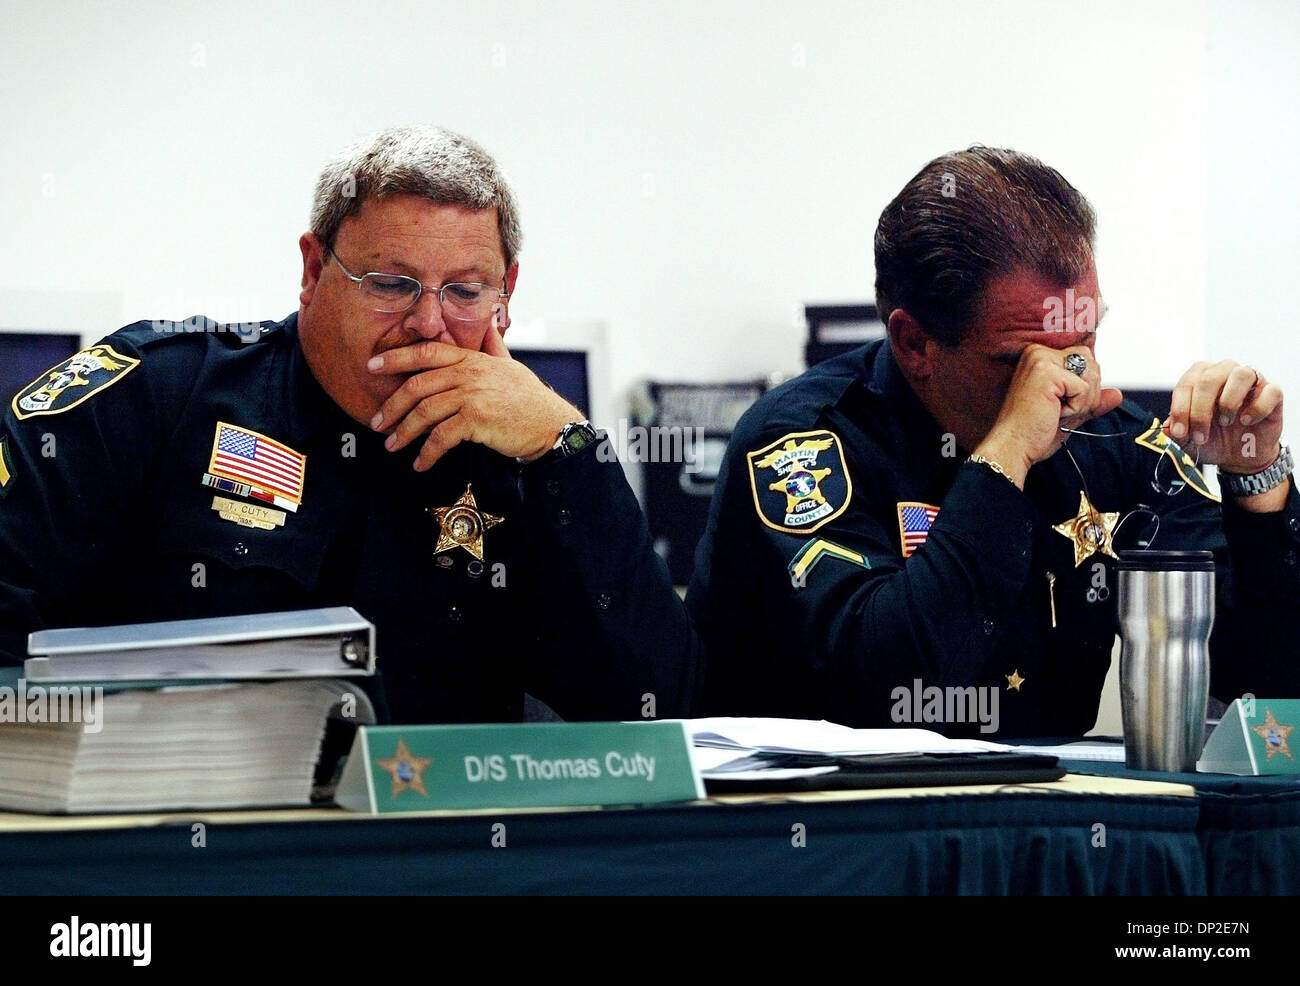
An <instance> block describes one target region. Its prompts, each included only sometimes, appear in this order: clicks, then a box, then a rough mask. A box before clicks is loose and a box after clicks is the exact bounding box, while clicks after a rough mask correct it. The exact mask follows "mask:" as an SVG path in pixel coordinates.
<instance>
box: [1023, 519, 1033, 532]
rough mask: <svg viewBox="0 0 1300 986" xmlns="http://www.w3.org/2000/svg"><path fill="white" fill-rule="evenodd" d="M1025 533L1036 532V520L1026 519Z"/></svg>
mask: <svg viewBox="0 0 1300 986" xmlns="http://www.w3.org/2000/svg"><path fill="white" fill-rule="evenodd" d="M1025 533H1026V534H1033V533H1034V522H1033V521H1032V520H1027V521H1025Z"/></svg>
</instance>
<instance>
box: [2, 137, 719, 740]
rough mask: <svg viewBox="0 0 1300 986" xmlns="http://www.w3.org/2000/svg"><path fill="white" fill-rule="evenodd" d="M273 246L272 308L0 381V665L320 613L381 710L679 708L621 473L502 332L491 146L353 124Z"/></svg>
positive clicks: (675, 653)
mask: <svg viewBox="0 0 1300 986" xmlns="http://www.w3.org/2000/svg"><path fill="white" fill-rule="evenodd" d="M299 247H300V249H301V252H302V261H303V271H302V289H301V294H300V306H299V310H298V312H297V313H296V314H294V315H291V316H289V317H288V318H286V319H284V320H283V321H280V322H275V323H262V324H260V325H257V326H239V327H226V326H220V325H217V324H215V323H211V322H207V321H206V320H202V319H192V320H189V321H188V322H187V323H180V324H178V323H171V322H153V323H149V322H141V323H137V324H135V325H132V326H128V327H127V328H124V329H122V330H120V331H118V332H117V333H115V334H113V335H112V336H109V337H108V338H107V339H105V340H103V341H102V342H101V343H99V344H98V345H96V346H93V347H91V348H90V349H89V350H87V351H86V352H84V353H81V354H78V356H76V357H73V358H72V359H71V360H68V361H66V362H65V363H63V364H61V365H60V366H58V367H55V368H53V369H52V370H51V371H50V372H49V373H48V374H45V375H43V376H42V377H41V378H40V379H38V380H36V381H34V382H33V383H32V384H31V386H29V387H27V388H25V389H24V390H23V391H21V392H20V393H18V394H17V395H15V396H14V398H13V401H12V403H11V405H10V407H9V409H8V413H7V414H6V415H5V417H4V418H3V419H0V462H2V463H3V468H2V469H0V631H2V636H0V656H3V657H4V658H6V659H7V660H9V661H17V660H19V659H21V658H22V657H23V656H24V651H25V635H26V634H27V632H29V631H31V630H34V629H37V628H41V627H49V626H66V625H98V624H111V623H129V622H140V621H149V620H160V619H179V618H188V617H200V616H215V615H227V614H237V613H250V612H260V611H273V610H283V609H293V608H301V607H309V606H318V605H332V604H348V605H352V606H355V607H356V608H357V609H358V610H359V611H360V612H361V613H362V614H363V615H365V616H366V617H368V618H369V619H370V620H372V621H373V622H374V623H375V624H376V627H377V641H378V648H379V658H380V668H381V671H382V673H383V677H384V683H385V691H386V699H387V703H388V706H389V709H390V712H391V715H392V718H393V719H395V720H396V721H509V720H517V719H518V718H519V717H520V714H521V704H522V697H523V695H524V693H525V690H527V691H529V692H531V693H533V694H535V695H537V696H539V697H540V698H542V699H544V700H546V701H548V702H549V703H551V704H552V705H553V707H554V708H555V709H556V710H557V711H559V712H560V713H561V714H562V715H564V716H566V717H568V718H597V719H603V718H640V717H642V716H643V715H657V716H661V717H662V716H669V715H679V714H681V713H683V712H684V711H687V710H688V708H689V704H690V701H691V697H692V695H693V691H694V688H695V681H696V674H697V670H698V662H699V654H698V645H697V641H696V639H695V637H694V635H693V634H692V632H691V630H690V628H689V623H688V621H687V619H686V616H685V613H684V611H683V610H682V607H681V605H680V603H679V601H678V600H677V598H676V596H675V594H674V593H673V590H672V587H671V582H670V580H669V577H668V574H667V570H666V569H665V567H664V566H663V564H662V563H661V562H660V560H659V559H658V558H657V557H656V556H655V554H654V552H653V550H652V545H651V539H650V536H649V532H648V530H647V527H646V524H645V522H644V519H643V517H642V516H641V513H640V510H639V508H638V505H637V502H636V499H635V497H634V496H633V494H632V492H631V490H630V489H629V488H628V486H627V484H626V481H625V480H624V478H623V474H622V470H621V468H620V467H619V466H618V464H617V463H616V462H612V461H604V460H606V459H608V458H610V457H598V456H597V454H596V452H597V448H596V443H597V441H598V433H597V432H595V431H594V430H593V428H592V427H591V425H590V424H589V423H588V422H586V421H585V420H584V416H583V414H582V413H580V412H579V411H578V410H577V409H576V408H574V407H572V406H570V405H569V404H568V403H567V402H566V401H564V400H563V399H562V398H560V397H559V396H558V395H557V394H555V393H554V392H553V391H552V390H551V389H550V388H548V387H547V386H546V385H545V384H543V383H542V382H541V381H540V380H538V379H537V377H536V376H534V375H533V374H532V373H531V372H530V371H529V370H528V369H527V368H525V367H524V366H523V365H522V364H520V363H518V362H516V361H514V360H512V359H511V358H510V355H509V353H508V351H507V349H506V347H505V344H504V342H503V341H502V336H503V333H504V332H505V330H506V328H507V327H508V325H509V301H510V296H511V294H512V293H513V291H514V288H515V283H516V280H517V278H518V275H519V262H518V255H519V248H520V225H519V216H518V212H517V209H516V206H515V202H514V198H513V196H512V195H511V192H510V190H509V188H508V187H507V186H506V184H505V182H504V180H503V178H502V176H501V173H500V171H499V170H498V168H497V166H496V164H495V163H494V162H493V160H492V159H491V158H490V157H489V156H488V155H487V154H486V152H484V151H483V150H482V148H480V147H479V146H478V145H476V144H474V143H473V142H471V141H469V140H467V139H465V138H463V137H460V136H458V135H456V134H452V133H449V132H447V131H445V130H441V129H436V128H431V127H410V128H400V129H393V130H386V131H383V132H381V133H378V134H374V135H372V136H370V137H367V138H365V139H363V140H361V141H359V142H357V143H355V144H354V145H352V146H351V147H349V148H347V149H346V150H345V151H344V152H343V153H342V154H341V155H340V156H339V157H338V158H337V159H335V160H334V161H332V162H331V163H330V164H329V165H328V166H327V167H326V168H325V170H324V172H323V173H322V175H321V177H320V180H319V182H318V184H317V188H316V195H315V201H314V204H313V207H312V214H311V229H310V232H308V233H305V234H303V236H302V238H301V240H300V241H299ZM196 328H197V329H202V330H203V331H194V330H195V329H196ZM232 329H234V330H233V331H232ZM46 436H51V437H52V438H53V440H54V441H55V442H56V443H57V445H56V448H57V454H56V455H54V456H48V455H43V454H42V448H43V442H44V443H48V441H49V438H47V437H46Z"/></svg>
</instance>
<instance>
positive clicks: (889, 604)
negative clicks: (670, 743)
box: [687, 341, 1300, 736]
mask: <svg viewBox="0 0 1300 986" xmlns="http://www.w3.org/2000/svg"><path fill="white" fill-rule="evenodd" d="M1151 429H1152V419H1151V416H1150V415H1146V414H1144V413H1143V412H1142V411H1140V409H1138V408H1137V407H1136V405H1133V404H1131V403H1127V402H1126V403H1125V404H1124V405H1122V406H1121V407H1120V408H1119V409H1117V410H1116V411H1114V412H1112V413H1110V414H1108V415H1106V416H1104V417H1101V418H1098V419H1096V420H1094V421H1092V422H1090V423H1089V424H1088V425H1087V426H1085V427H1084V429H1083V430H1085V431H1089V432H1095V433H1099V434H1110V433H1116V432H1120V433H1123V436H1124V437H1118V438H1090V437H1085V436H1074V437H1071V439H1070V440H1069V444H1068V448H1069V450H1070V452H1071V453H1072V454H1073V455H1074V458H1075V460H1076V461H1077V462H1078V467H1079V471H1081V472H1082V475H1083V477H1084V480H1085V481H1086V485H1087V492H1088V494H1089V497H1090V499H1091V502H1092V504H1093V506H1095V508H1096V509H1097V510H1098V511H1101V512H1106V513H1109V512H1117V513H1119V514H1120V515H1121V518H1122V517H1123V516H1124V515H1126V514H1127V513H1128V512H1129V511H1131V510H1133V509H1134V508H1135V507H1136V506H1138V505H1139V504H1146V505H1148V506H1150V507H1151V508H1152V509H1154V510H1155V511H1156V512H1157V514H1158V515H1159V517H1160V526H1159V528H1158V530H1157V531H1156V533H1155V538H1154V540H1153V541H1152V542H1151V544H1150V547H1152V548H1163V549H1167V550H1173V549H1210V550H1213V551H1214V553H1215V556H1216V565H1217V573H1216V578H1217V588H1218V594H1217V616H1216V620H1215V630H1214V634H1213V636H1212V638H1211V656H1212V660H1211V666H1212V668H1211V670H1212V682H1213V684H1212V693H1213V694H1214V695H1215V696H1217V697H1220V698H1222V699H1224V700H1231V699H1232V698H1234V697H1237V696H1240V695H1242V694H1243V693H1245V692H1247V691H1249V692H1251V693H1252V694H1254V695H1257V696H1266V695H1267V696H1273V695H1277V696H1288V695H1295V694H1300V674H1298V673H1297V668H1300V659H1298V658H1297V652H1298V651H1300V645H1298V644H1297V643H1296V642H1295V638H1294V635H1293V633H1292V631H1290V630H1289V629H1288V625H1289V622H1290V621H1291V620H1292V619H1293V618H1294V614H1295V613H1296V612H1297V611H1300V566H1298V565H1297V552H1298V551H1300V533H1298V532H1300V495H1298V494H1297V493H1296V491H1295V489H1294V486H1293V488H1292V492H1291V495H1290V497H1289V499H1288V501H1287V505H1286V508H1285V510H1284V511H1282V512H1281V513H1277V514H1271V515H1256V514H1251V513H1248V512H1246V511H1243V510H1241V509H1239V508H1237V507H1235V506H1234V505H1233V504H1232V503H1231V502H1228V503H1225V504H1224V505H1223V506H1222V507H1221V506H1220V504H1219V503H1217V502H1215V501H1214V500H1213V499H1211V498H1210V496H1206V495H1203V494H1202V493H1201V492H1198V491H1197V490H1196V489H1195V488H1193V486H1192V485H1191V484H1190V483H1188V484H1187V485H1185V486H1184V487H1183V488H1182V490H1181V492H1179V493H1177V494H1176V495H1174V496H1165V495H1162V494H1161V493H1159V492H1157V491H1156V490H1155V489H1154V488H1153V487H1152V485H1151V480H1152V477H1153V472H1154V469H1155V466H1156V463H1157V462H1158V461H1159V460H1161V459H1162V458H1163V459H1164V460H1165V463H1166V466H1165V469H1164V472H1165V474H1166V476H1167V477H1168V476H1172V477H1173V478H1175V479H1176V478H1177V475H1176V474H1175V473H1173V472H1172V467H1170V466H1169V465H1168V463H1169V462H1170V461H1171V460H1170V456H1168V455H1163V456H1162V454H1161V453H1160V452H1159V451H1156V450H1153V449H1151V448H1148V447H1145V446H1143V445H1139V444H1137V442H1136V439H1137V438H1139V437H1140V436H1143V435H1148V438H1149V437H1150V434H1151ZM965 457H966V452H965V451H959V450H958V449H956V447H955V444H954V441H953V439H952V437H951V436H945V435H944V434H943V432H942V429H940V427H939V426H938V424H937V423H936V422H935V421H934V419H933V418H932V417H931V416H930V414H929V413H928V411H927V410H926V409H925V407H924V406H923V405H922V404H921V402H920V400H919V399H918V398H917V397H916V395H915V393H914V392H913V391H912V389H911V388H910V386H909V385H908V384H907V382H906V381H905V380H904V378H903V377H902V375H901V373H900V372H899V370H898V367H897V365H896V364H895V362H894V360H893V357H892V354H891V352H890V350H889V347H888V345H887V344H886V343H884V342H883V341H881V342H876V343H871V344H869V345H868V346H866V347H864V348H862V349H858V350H856V351H854V352H851V353H848V354H846V355H844V356H841V357H838V358H836V359H833V360H830V361H828V362H826V363H823V364H820V365H818V366H815V367H813V368H812V369H810V370H808V371H807V372H806V373H804V374H803V375H802V376H800V377H798V378H796V379H795V380H793V381H790V382H789V383H787V384H785V385H783V386H781V387H778V388H776V389H775V390H773V391H771V392H769V393H768V394H766V395H764V396H763V397H762V398H761V399H760V400H759V401H758V403H757V404H755V406H754V407H753V408H751V409H750V410H749V412H748V413H747V414H746V415H745V416H744V417H743V418H742V420H741V421H740V423H739V425H738V426H737V429H736V431H735V433H734V435H733V436H732V439H731V443H730V446H729V448H728V452H727V455H726V460H725V463H724V466H723V468H722V471H721V474H720V476H719V480H718V488H717V491H716V493H715V495H714V500H713V504H712V508H711V513H710V517H709V523H708V529H707V533H706V534H705V536H704V540H703V541H702V543H701V545H700V548H699V552H698V555H697V564H696V570H695V577H694V579H693V581H692V584H691V588H690V592H689V594H688V596H687V605H688V607H689V609H690V610H691V612H692V615H693V616H694V618H695V620H696V625H697V627H698V629H699V631H700V633H701V635H702V636H703V637H704V640H705V645H706V648H707V650H708V654H709V674H708V681H707V683H706V687H705V696H706V698H705V705H704V709H703V711H704V712H705V713H706V714H717V715H754V716H792V717H801V718H813V719H820V718H826V719H829V720H831V721H834V722H840V723H845V724H848V725H854V726H894V725H899V724H900V721H899V720H898V719H897V718H896V717H894V716H893V714H892V713H893V710H894V708H895V705H896V700H895V697H894V696H895V695H896V692H895V689H898V688H900V687H901V688H904V689H907V690H909V691H912V690H914V688H915V683H916V682H918V681H919V682H921V685H922V688H927V687H931V686H937V687H938V688H941V689H947V688H956V687H967V686H983V687H986V688H996V689H998V695H999V700H1000V701H999V706H1000V708H999V720H1000V722H999V726H1000V729H999V730H998V734H999V735H1002V736H1061V735H1081V734H1083V733H1084V732H1086V731H1087V730H1088V729H1090V728H1091V727H1092V726H1093V724H1094V722H1095V721H1096V714H1097V707H1098V700H1099V697H1100V693H1101V689H1102V685H1103V682H1104V680H1105V677H1106V672H1107V669H1108V667H1109V665H1110V656H1111V649H1112V644H1113V641H1114V639H1115V634H1116V630H1117V621H1116V599H1117V595H1118V593H1117V586H1118V578H1117V575H1116V572H1115V562H1114V561H1113V560H1112V559H1111V558H1109V557H1107V556H1104V555H1101V554H1093V555H1091V556H1090V557H1088V558H1086V559H1084V560H1083V561H1082V563H1081V564H1077V565H1076V563H1075V556H1074V545H1073V542H1072V541H1071V540H1069V539H1068V538H1067V537H1065V536H1064V535H1062V534H1060V533H1058V532H1057V531H1055V530H1054V529H1053V527H1054V525H1057V524H1061V523H1064V522H1066V521H1069V520H1071V519H1072V518H1074V517H1075V516H1076V515H1077V514H1078V512H1079V509H1080V493H1081V492H1082V489H1083V485H1084V483H1083V482H1081V480H1080V476H1079V472H1077V471H1076V469H1075V467H1074V466H1073V465H1072V464H1071V462H1070V460H1069V458H1068V457H1067V456H1066V455H1065V454H1064V453H1063V452H1061V453H1058V454H1056V455H1055V456H1053V457H1052V458H1050V459H1049V460H1047V461H1045V462H1042V463H1039V464H1038V465H1036V466H1034V467H1033V468H1032V469H1030V471H1029V474H1028V478H1027V479H1026V482H1025V489H1024V491H1023V492H1022V491H1021V490H1019V489H1017V488H1016V487H1015V485H1014V484H1013V483H1011V482H1010V481H1008V480H1007V479H1006V478H1004V477H1002V476H999V475H998V474H997V473H995V472H994V471H993V470H992V469H990V468H988V467H987V466H984V465H980V464H976V463H967V462H965ZM1197 478H1199V476H1198V477H1197ZM1165 488H1170V485H1168V484H1166V485H1165ZM1211 495H1212V494H1211ZM1228 499H1229V500H1230V499H1231V498H1228ZM1123 524H1124V526H1123V527H1121V528H1120V529H1119V539H1118V542H1117V545H1116V547H1117V548H1124V547H1135V546H1136V542H1137V539H1138V537H1139V536H1144V535H1145V533H1148V532H1149V531H1150V527H1151V524H1150V518H1149V517H1148V516H1147V515H1144V514H1136V515H1134V516H1133V517H1132V518H1130V519H1128V520H1127V521H1124V522H1123ZM931 525H932V526H931ZM927 528H928V529H927ZM1102 590H1104V591H1102ZM1053 606H1054V610H1055V626H1053V625H1052V620H1053ZM914 724H916V725H925V723H914ZM930 728H936V729H942V730H944V731H946V732H950V733H971V734H978V730H977V727H975V726H973V725H970V724H969V723H968V724H966V725H965V727H963V726H962V725H961V724H956V725H954V724H951V723H950V724H948V725H947V726H943V725H934V726H931V727H930Z"/></svg>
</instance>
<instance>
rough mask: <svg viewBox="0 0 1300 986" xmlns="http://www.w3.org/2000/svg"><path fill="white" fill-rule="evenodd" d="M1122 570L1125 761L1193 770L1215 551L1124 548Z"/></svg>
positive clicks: (1199, 742)
mask: <svg viewBox="0 0 1300 986" xmlns="http://www.w3.org/2000/svg"><path fill="white" fill-rule="evenodd" d="M1118 571H1119V626H1120V640H1121V650H1120V665H1119V682H1120V695H1121V698H1122V702H1123V714H1124V762H1125V764H1126V766H1128V767H1129V768H1131V769H1134V770H1164V771H1194V770H1196V761H1197V758H1198V757H1199V756H1200V754H1201V748H1202V747H1203V746H1204V745H1205V706H1206V702H1207V700H1208V699H1209V693H1210V628H1211V627H1212V626H1213V625H1214V555H1213V553H1212V552H1209V551H1125V552H1121V554H1120V561H1119V566H1118Z"/></svg>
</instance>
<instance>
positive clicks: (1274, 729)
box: [1251, 709, 1295, 760]
mask: <svg viewBox="0 0 1300 986" xmlns="http://www.w3.org/2000/svg"><path fill="white" fill-rule="evenodd" d="M1293 729H1295V726H1283V725H1282V724H1281V723H1280V722H1278V721H1277V720H1276V719H1274V718H1273V710H1272V709H1265V710H1264V724H1263V725H1262V726H1253V727H1251V732H1253V733H1254V734H1255V735H1256V736H1258V737H1260V739H1262V740H1263V741H1264V748H1265V749H1267V750H1268V756H1267V757H1266V758H1265V759H1267V760H1272V759H1273V754H1275V753H1285V754H1286V756H1287V758H1288V759H1290V760H1294V759H1295V756H1294V754H1292V753H1291V744H1290V743H1288V742H1287V737H1288V736H1290V735H1291V730H1293Z"/></svg>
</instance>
